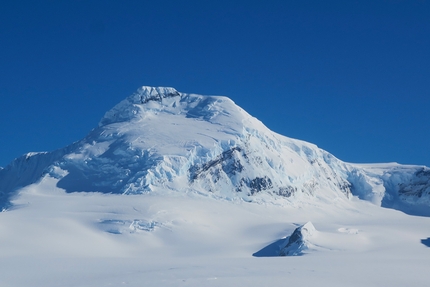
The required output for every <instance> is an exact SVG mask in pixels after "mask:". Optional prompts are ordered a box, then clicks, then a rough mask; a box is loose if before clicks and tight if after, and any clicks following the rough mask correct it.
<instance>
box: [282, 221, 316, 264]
mask: <svg viewBox="0 0 430 287" xmlns="http://www.w3.org/2000/svg"><path fill="white" fill-rule="evenodd" d="M316 232H317V230H316V229H315V227H314V225H313V224H312V222H310V221H309V222H307V223H305V224H303V225H301V226H299V227H297V228H296V229H295V230H294V232H293V233H292V234H291V235H290V236H288V237H287V238H285V241H284V242H283V244H282V245H281V251H280V252H279V256H298V255H302V254H303V252H304V251H306V250H308V249H311V248H312V247H313V244H312V243H311V242H310V240H311V238H312V236H314V235H315V233H316Z"/></svg>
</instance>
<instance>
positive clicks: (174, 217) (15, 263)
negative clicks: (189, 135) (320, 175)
mask: <svg viewBox="0 0 430 287" xmlns="http://www.w3.org/2000/svg"><path fill="white" fill-rule="evenodd" d="M55 181H56V179H53V178H45V179H43V180H42V182H40V183H38V184H34V185H31V186H28V187H26V188H24V189H23V190H22V191H21V192H20V196H19V197H18V198H16V199H15V200H14V201H13V203H14V206H15V207H14V208H13V209H11V210H9V211H7V212H3V213H1V214H0V246H1V254H0V265H1V276H0V286H46V287H48V286H239V285H241V286H285V285H286V284H296V285H299V286H310V285H314V284H315V285H318V286H406V285H407V286H428V282H429V280H430V273H429V272H428V267H429V264H430V248H429V247H427V246H426V245H425V244H423V243H422V241H423V240H425V239H427V238H428V237H430V228H429V227H430V218H428V217H419V216H411V215H407V214H404V213H402V212H400V211H396V210H392V209H385V208H380V207H378V206H376V205H373V204H371V203H369V202H366V201H361V200H358V199H356V198H354V199H352V200H347V199H343V200H338V201H337V202H334V203H333V204H327V203H322V204H318V203H314V202H311V201H310V202H302V203H300V204H297V205H291V204H290V203H289V202H287V201H285V200H279V202H278V203H277V204H273V203H268V204H257V203H248V202H244V201H228V200H220V199H217V198H213V197H210V196H203V195H196V194H182V193H177V192H167V193H166V194H145V195H130V196H124V195H106V194H102V193H69V194H68V193H66V192H65V191H64V190H61V189H59V188H55V187H54V188H53V182H55ZM308 221H311V222H312V224H313V225H314V226H315V228H316V229H317V232H315V233H314V234H313V235H312V236H311V238H309V240H310V241H311V243H312V247H311V248H309V249H308V250H305V251H304V255H303V256H289V257H288V256H286V257H279V256H270V254H269V255H268V254H266V256H253V254H255V253H256V252H258V251H260V250H262V249H264V248H265V247H267V246H269V245H271V244H273V243H274V242H277V241H278V242H279V241H280V240H281V239H283V238H285V237H286V236H289V235H291V233H292V232H293V231H294V229H295V228H296V227H297V226H298V225H300V224H304V223H306V222H308ZM106 222H109V223H106ZM136 222H140V223H142V226H143V227H142V228H139V227H136V224H133V223H136ZM148 223H149V224H148ZM137 224H139V223H137ZM281 241H282V240H281ZM279 243H281V242H279Z"/></svg>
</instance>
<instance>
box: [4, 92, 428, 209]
mask: <svg viewBox="0 0 430 287" xmlns="http://www.w3.org/2000/svg"><path fill="white" fill-rule="evenodd" d="M26 158H27V156H24V157H21V158H19V159H17V160H15V161H14V162H12V163H11V165H9V166H8V167H6V168H5V169H4V170H0V188H1V191H0V192H1V194H3V201H5V200H6V198H7V197H8V196H9V195H10V193H11V192H12V191H13V190H15V189H16V188H17V187H20V186H26V185H28V184H31V183H34V182H35V181H37V180H38V179H40V178H41V177H43V176H51V177H55V178H57V179H58V183H57V185H58V187H60V188H63V189H65V190H66V191H67V192H76V191H97V192H105V193H122V194H140V193H146V192H165V191H168V190H171V191H179V192H197V193H203V194H212V195H215V196H220V197H223V198H228V199H234V198H240V199H244V200H247V201H259V200H265V201H271V200H274V199H276V197H279V196H281V197H284V198H288V200H290V201H297V200H299V201H300V200H301V199H304V198H311V199H314V198H317V199H319V200H323V201H326V202H332V201H333V200H334V199H337V198H344V199H347V198H348V197H350V196H351V192H352V193H353V194H355V195H358V196H359V197H360V198H362V199H366V200H370V201H372V202H374V203H376V204H378V205H380V204H383V203H384V202H389V200H390V198H391V197H393V198H394V197H396V196H397V197H396V198H395V200H403V201H408V202H412V201H413V200H410V198H412V197H418V196H420V198H421V199H419V200H418V201H419V202H423V203H424V202H425V203H426V204H428V201H426V200H425V198H428V193H429V190H428V186H429V174H428V169H425V168H423V167H404V166H400V165H397V167H395V168H394V167H392V166H378V168H375V167H372V166H360V165H352V164H347V163H344V162H342V161H340V160H338V159H337V158H335V157H334V156H333V155H331V154H329V153H327V152H326V151H324V150H321V149H319V148H318V147H317V146H315V145H313V144H310V143H306V142H303V141H299V140H294V139H290V138H287V137H284V136H281V135H278V134H276V133H273V132H271V131H270V130H269V129H268V128H266V127H265V126H264V125H263V124H262V123H261V122H260V121H258V120H257V119H255V118H253V117H252V116H250V115H249V114H248V113H246V112H245V111H244V110H243V109H241V108H240V107H238V106H237V105H235V104H234V102H233V101H232V100H230V99H228V98H226V97H221V96H201V95H195V94H184V93H180V92H178V91H176V90H175V89H173V88H153V87H142V88H140V89H139V90H138V91H137V92H136V93H135V94H133V95H131V96H130V97H128V98H126V99H125V100H123V101H122V102H120V103H119V104H118V105H116V106H115V107H114V108H113V109H111V110H110V111H108V112H107V113H106V114H105V116H104V117H103V118H102V119H101V121H100V123H99V125H98V127H97V128H95V129H94V130H92V131H91V132H90V133H89V135H88V136H87V137H85V138H84V139H83V140H81V141H79V142H77V143H75V144H73V145H71V146H69V147H66V148H64V149H61V150H58V151H55V152H51V153H44V154H39V155H37V156H36V155H34V156H31V158H32V159H33V160H32V161H31V163H26ZM412 194H413V195H412ZM414 202H415V201H414Z"/></svg>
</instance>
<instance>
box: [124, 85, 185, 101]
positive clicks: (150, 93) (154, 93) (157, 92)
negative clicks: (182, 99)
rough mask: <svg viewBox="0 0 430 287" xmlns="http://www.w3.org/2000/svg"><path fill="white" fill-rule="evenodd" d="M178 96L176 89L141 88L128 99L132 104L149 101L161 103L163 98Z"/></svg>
mask: <svg viewBox="0 0 430 287" xmlns="http://www.w3.org/2000/svg"><path fill="white" fill-rule="evenodd" d="M180 95H181V94H180V93H179V92H178V91H177V90H176V89H174V88H170V87H150V86H142V87H140V88H139V89H138V90H137V91H136V92H135V93H134V94H133V95H131V96H130V97H129V98H128V99H129V100H130V102H132V103H134V104H145V103H147V102H149V101H162V100H163V99H164V98H171V97H176V96H180Z"/></svg>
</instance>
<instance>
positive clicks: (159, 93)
mask: <svg viewBox="0 0 430 287" xmlns="http://www.w3.org/2000/svg"><path fill="white" fill-rule="evenodd" d="M180 96H181V93H179V92H178V91H177V90H175V89H174V88H170V87H150V86H142V87H140V88H139V89H138V90H137V91H136V92H135V93H134V94H132V95H131V96H129V97H128V98H126V99H125V100H123V101H121V102H120V103H119V104H117V105H116V106H114V107H113V108H112V109H111V110H109V111H108V112H107V113H106V114H105V115H104V117H103V118H102V119H101V121H100V123H99V126H104V125H107V124H111V123H114V122H123V121H127V120H130V119H132V118H133V117H135V115H137V114H138V112H139V108H138V107H137V105H143V104H146V103H148V102H151V101H155V102H159V103H162V101H163V99H165V98H173V97H180Z"/></svg>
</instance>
